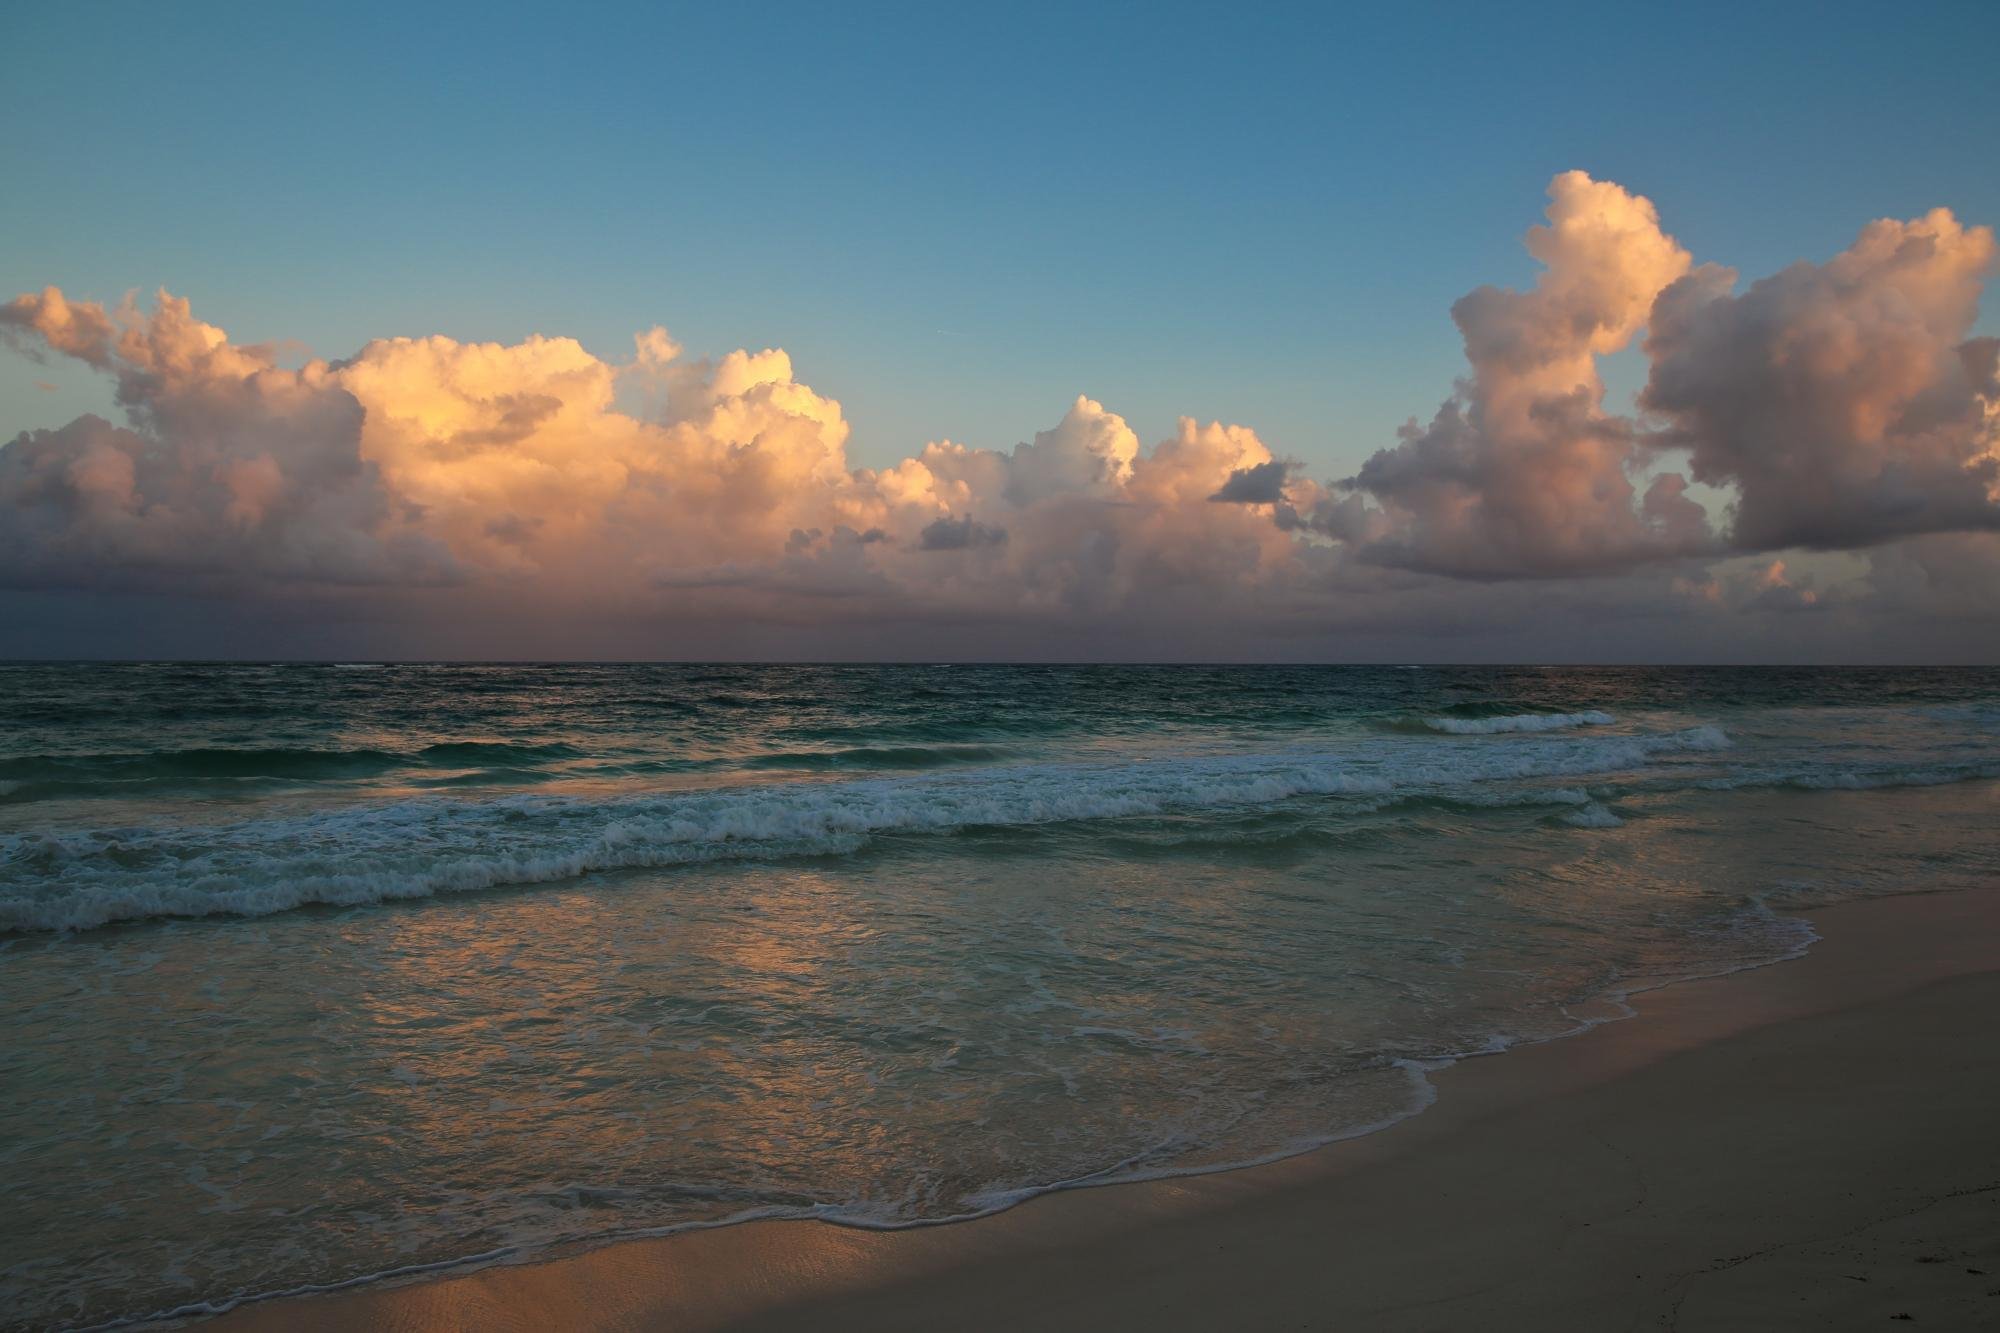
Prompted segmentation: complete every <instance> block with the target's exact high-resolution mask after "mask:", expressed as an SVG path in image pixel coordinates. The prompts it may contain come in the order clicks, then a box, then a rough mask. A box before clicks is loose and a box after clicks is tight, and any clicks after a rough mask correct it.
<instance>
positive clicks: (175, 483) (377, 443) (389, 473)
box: [0, 289, 1292, 613]
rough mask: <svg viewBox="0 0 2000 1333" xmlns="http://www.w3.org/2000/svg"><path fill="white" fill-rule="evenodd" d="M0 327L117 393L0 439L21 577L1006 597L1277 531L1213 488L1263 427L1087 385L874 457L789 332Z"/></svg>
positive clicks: (147, 324)
mask: <svg viewBox="0 0 2000 1333" xmlns="http://www.w3.org/2000/svg"><path fill="white" fill-rule="evenodd" d="M0 327H4V328H5V329H6V330H7V331H8V333H9V335H10V337H11V338H12V339H13V340H14V341H16V342H17V343H20V344H22V345H23V346H25V347H26V348H28V349H29V350H30V351H31V352H33V353H35V354H39V355H43V356H48V355H63V356H69V357H74V358H76V359H77V360H80V361H82V362H84V363H86V364H88V365H91V366H94V367H96V368H97V369H99V370H101V371H103V372H105V373H106V374H107V375H108V376H110V377H111V378H112V380H113V382H114V384H115V391H116V398H117V401H118V403H119V405H120V406H121V407H122V408H123V410H124V412H125V415H126V418H127V420H126V422H125V424H123V425H116V424H113V423H111V422H107V421H104V420H101V419H99V418H96V417H85V418H82V419H80V420H78V421H76V422H74V423H72V424H71V425H69V426H66V427H64V428H62V429H61V430H57V431H39V432H29V433H26V434H24V435H22V436H20V437H19V438H17V439H16V440H14V441H13V442H12V443H11V444H9V445H7V446H6V447H5V448H4V449H0V509H4V510H5V511H6V513H7V514H8V517H9V519H10V521H9V522H8V523H7V524H6V525H5V526H4V528H0V543H4V551H5V554H6V556H7V559H6V561H5V565H4V568H0V580H5V581H6V582H9V583H12V584H13V585H14V586H44V585H53V584H82V585H105V586H153V585H157V584H159V583H160V582H162V581H167V580H173V579H187V578H196V579H199V580H201V581H202V582H203V586H204V587H205V588H208V589H211V590H214V589H225V590H226V589H227V588H229V587H236V588H256V587H269V586H272V585H279V584H290V583H324V584H343V583H367V582H387V583H404V584H413V585H424V584H433V583H438V582H453V583H489V584H496V585H511V586H518V587H521V588H523V589H524V590H526V589H531V588H532V589H536V590H539V591H540V592H541V593H542V594H543V595H545V596H547V597H548V598H550V599H551V600H560V601H562V602H564V603H566V604H571V605H574V604H576V603H577V602H579V601H582V602H587V603H594V604H601V605H606V606H619V607H624V608H627V609H631V608H638V609H642V610H643V609H645V608H647V607H649V606H650V607H655V608H658V607H662V606H665V605H668V604H669V603H670V602H671V599H672V598H674V597H677V596H683V595H690V594H692V593H694V592H697V591H699V590H703V589H717V588H734V589H739V590H740V589H749V588H756V589H761V590H763V591H765V592H769V593H773V594H783V593H788V592H789V593H804V594H810V595H813V596H824V595H826V594H827V593H828V592H830V591H839V592H842V593H844V594H849V595H860V594H861V593H864V592H865V593H866V594H867V595H869V596H870V597H871V598H873V599H874V600H875V602H876V603H877V604H878V605H879V606H880V607H881V608H883V609H885V610H903V611H907V610H912V609H917V610H921V609H924V608H930V609H937V610H944V611H950V612H955V613H977V612H979V611H982V610H983V611H990V612H1001V613H1005V612H1009V611H1012V610H1024V611H1037V610H1047V609H1049V608H1078V607H1089V606H1095V607H1106V606H1115V605H1118V604H1119V603H1120V602H1121V601H1123V600H1125V599H1128V598H1130V597H1133V596H1139V595H1144V594H1146V593H1147V592H1148V591H1149V590H1155V589H1162V588H1166V587H1169V586H1175V585H1180V584H1187V583H1204V582H1208V583H1215V584H1221V585H1227V584H1232V583H1235V584H1240V583H1243V582H1244V581H1246V580H1249V581H1252V582H1254V581H1256V579H1257V578H1258V577H1260V576H1261V575H1264V574H1268V573H1270V572H1272V571H1273V570H1275V569H1277V568H1278V567H1280V566H1284V565H1287V564H1288V562H1290V560H1291V554H1292V552H1291V543H1290V542H1289V541H1287V540H1286V539H1285V538H1284V536H1283V535H1282V534H1281V533H1279V532H1278V531H1277V530H1276V529H1275V528H1273V526H1272V525H1271V524H1270V523H1269V521H1268V519H1260V518H1258V517H1255V516H1251V515H1245V514H1239V513H1231V512H1224V511H1221V510H1218V509H1217V508H1216V507H1214V506H1210V505H1208V504H1207V503H1206V501H1207V497H1208V496H1210V495H1212V494H1215V493H1216V492H1217V491H1218V490H1219V489H1220V488H1224V487H1226V486H1227V485H1228V484H1229V483H1230V479H1231V476H1232V474H1233V473H1235V472H1237V471H1239V470H1250V471H1253V472H1254V471H1256V470H1257V469H1259V468H1267V467H1270V466H1274V465H1273V464H1272V460H1271V457H1270V454H1269V451H1268V450H1266V449H1265V448H1264V447H1263V445H1262V444H1261V442H1259V441H1258V440H1257V438H1256V436H1255V434H1254V433H1253V432H1251V431H1249V430H1248V429H1246V428H1243V427H1236V426H1224V425H1221V424H1219V423H1211V424H1209V425H1206V426H1203V425H1199V424H1197V423H1195V422H1192V421H1184V422H1182V423H1181V425H1180V427H1179V429H1178V431H1177V433H1176V435H1175V436H1174V437H1172V438H1170V439H1168V440H1166V441H1163V442H1162V443H1161V444H1159V445H1158V446H1157V447H1156V448H1155V449H1154V450H1152V451H1151V452H1150V453H1149V452H1147V451H1145V450H1143V449H1142V448H1141V447H1140V444H1139V440H1138V437H1137V436H1136V434H1135V433H1134V432H1133V431H1132V429H1131V428H1130V426H1128V425H1127V423H1126V422H1125V420H1124V419H1123V418H1122V417H1120V416H1118V415H1117V414H1116V413H1113V412H1110V411H1108V410H1106V409H1105V407H1104V406H1103V405H1102V404H1101V403H1097V402H1095V401H1093V400H1091V399H1089V398H1085V397H1079V398H1077V399H1076V400H1075V402H1074V403H1072V404H1071V405H1070V408H1069V410H1068V411H1067V412H1066V413H1064V415H1063V416H1062V418H1061V420H1060V421H1058V422H1057V423H1056V425H1055V426H1053V427H1052V428H1051V429H1049V430H1046V431H1043V432H1040V433H1039V434H1037V435H1036V436H1035V437H1034V438H1033V439H1032V440H1030V441H1027V442H1025V443H1022V444H1019V445H1017V446H1015V447H1014V448H1013V449H1011V450H1005V451H1002V450H990V449H978V448H969V447H966V446H964V445H960V444H956V443H953V442H951V441H940V442H938V443H934V444H931V445H929V446H926V447H925V448H924V449H923V450H921V451H920V452H919V453H918V454H917V455H916V456H915V457H912V458H907V459H904V460H903V461H902V462H900V463H898V464H897V465H895V466H894V467H890V468H885V469H875V470H871V469H857V468H853V467H851V466H850V465H849V463H848V461H847V457H846V442H847V436H848V425H847V422H846V420H845V419H844V417H843V415H842V412H841V408H840V404H839V403H838V402H836V401H834V400H833V399H831V398H828V397H825V396H824V395H821V394H819V393H818V392H816V391H815V390H813V389H812V388H811V387H810V386H808V385H806V384H803V383H801V382H800V381H799V380H798V379H797V378H796V377H795V375H794V373H793V367H792V363H791V360H790V358H789V357H788V356H787V355H786V354H785V353H784V352H783V351H780V350H777V349H766V350H763V351H758V352H752V351H747V350H746V351H736V352H731V353H729V354H728V355H726V356H723V357H721V358H719V359H714V360H707V359H689V358H687V357H686V356H685V355H684V354H683V351H682V349H681V347H680V346H679V345H678V344H677V343H676V342H675V341H674V340H673V339H672V338H671V337H670V336H669V335H668V334H667V333H666V332H665V331H664V330H661V329H653V330H649V331H647V332H646V333H643V334H641V335H639V337H638V338H637V339H636V340H635V346H634V353H633V356H632V358H631V359H630V360H629V361H626V362H623V363H615V364H614V363H610V362H606V361H603V360H601V359H599V358H598V357H596V356H594V355H592V354H591V353H589V352H588V351H586V350H585V349H584V348H583V347H581V346H580V345H579V344H577V343H576V342H575V341H573V340H571V339H567V338H542V337H533V338H529V339H527V340H525V341H523V342H521V343H517V344H513V345H500V344H468V343H460V342H458V341H456V340H453V339H450V338H445V337H428V338H392V339H383V340H379V341H376V342H372V343H369V344H368V345H367V346H365V347H363V348H362V349H361V350H360V351H359V352H358V353H356V354H355V355H354V356H352V357H350V358H348V359H346V360H344V361H338V362H327V361H319V360H314V361H309V362H308V363H307V364H306V365H304V366H303V367H300V368H299V369H296V370H287V369H283V368H280V367H279V366H278V365H277V364H276V362H275V358H274V355H273V354H272V352H271V350H270V349H267V348H257V347H241V346H237V345H236V344H233V343H231V342H230V340H229V339H228V337H227V336H226V335H225V334H224V332H223V331H222V330H221V329H219V328H216V327H214V326H212V325H209V324H205V323H203V322H201V321H199V320H197V319H195V318H194V316H193V315H192V313H191V311H190V309H189V306H188V303H187V302H186V301H185V300H182V299H180V298H176V297H173V296H169V295H166V294H164V293H162V294H161V295H160V297H159V299H158V301H157V302H156V304H155V306H154V307H153V309H152V310H151V311H150V312H149V311H145V310H142V309H141V308H140V307H139V306H138V305H137V304H136V303H134V302H131V301H127V302H126V303H125V304H124V305H123V306H120V307H117V308H115V309H106V308H104V307H102V306H100V305H97V304H95V303H90V302H73V301H70V300H69V299H68V298H66V297H65V296H64V295H63V294H62V293H61V292H59V291H56V290H53V289H51V290H49V291H46V292H43V293H40V294H38V295H28V296H23V297H20V298H18V299H16V300H14V301H13V302H11V303H9V304H7V305H6V306H5V307H0ZM634 399H636V400H639V401H643V402H645V403H646V404H647V407H646V409H645V410H643V411H641V412H636V413H635V412H632V411H628V410H626V409H624V408H621V406H620V405H619V404H620V403H621V402H623V401H631V400H634ZM1280 471H1282V469H1280ZM1258 475H1262V474H1261V473H1259V474H1258ZM1016 534H1019V536H1020V538H1021V540H1019V541H1016V540H1014V537H1015V535H1016ZM951 553H961V554H962V558H945V557H946V556H947V555H950V554H951ZM974 557H976V558H974ZM663 598H664V599H667V601H665V602H663V601H662V599H663Z"/></svg>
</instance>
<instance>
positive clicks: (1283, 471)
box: [1208, 458, 1292, 505]
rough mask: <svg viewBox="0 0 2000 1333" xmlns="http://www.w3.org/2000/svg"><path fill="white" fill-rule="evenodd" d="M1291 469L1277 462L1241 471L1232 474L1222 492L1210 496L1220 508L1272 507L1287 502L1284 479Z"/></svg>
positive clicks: (1281, 462) (1279, 461)
mask: <svg viewBox="0 0 2000 1333" xmlns="http://www.w3.org/2000/svg"><path fill="white" fill-rule="evenodd" d="M1291 470H1292V465H1291V464H1289V463H1287V462H1285V461H1284V460H1283V459H1279V458H1274V459H1272V460H1271V461H1270V462H1268V463H1258V464H1256V465H1255V466H1254V467H1245V468H1238V469H1237V470H1236V471H1234V472H1232V473H1230V474H1229V480H1228V481H1225V482H1223V483H1222V488H1221V489H1220V490H1218V491H1216V493H1215V494H1213V495H1211V496H1209V497H1208V498H1209V499H1210V500H1211V501H1214V502H1215V503H1217V504H1239V505H1271V504H1278V503H1279V502H1281V501H1282V500H1284V498H1285V479H1286V478H1287V477H1288V476H1290V475H1291Z"/></svg>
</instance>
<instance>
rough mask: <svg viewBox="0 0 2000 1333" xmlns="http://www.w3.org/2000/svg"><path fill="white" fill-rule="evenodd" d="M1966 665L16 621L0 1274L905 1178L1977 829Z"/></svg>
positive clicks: (1263, 1147) (583, 1225) (147, 1285)
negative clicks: (207, 648)
mask: <svg viewBox="0 0 2000 1333" xmlns="http://www.w3.org/2000/svg"><path fill="white" fill-rule="evenodd" d="M1995 778H2000V670H1992V669H1936V670H1892V669H1881V670H1871V669H1789V668H1788V669H1732V668H1560V669H1557V668H1449V669H1442V668H1440V669H1416V668H1409V669H1395V668H1358V667H1325V668H1316V667H1157V668H1154V667H965V666H960V667H913V666H901V667H861V666H851V667H850V666H614V665H573V666H532V665H531V666H521V665H507V666H479V665H463V666H420V665H406V666H366V665H354V666H334V665H296V664H288V665H188V664H157V665H145V664H133V665H63V664H49V665H45V664H16V665H0V1022H4V1023H5V1028H6V1033H7V1035H6V1036H5V1037H4V1038H0V1170H4V1171H5V1173H6V1179H7V1181H8V1185H7V1194H6V1203H7V1209H6V1213H5V1215H4V1216H0V1310H4V1311H5V1312H6V1317H7V1318H8V1319H9V1320H10V1321H11V1322H12V1323H14V1324H17V1325H21V1326H44V1325H63V1324H89V1323H93V1322H103V1321H110V1320H116V1319H121V1318H130V1317H134V1316H139V1315H144V1314H147V1313H149V1312H158V1311H163V1310H169V1309H174V1308H178V1307H194V1308H204V1307H214V1306H219V1305H223V1304H226V1303H228V1302H229V1301H231V1300H235V1299H240V1298H242V1297H246V1296H252V1295H257V1294H262V1293H268V1292H272V1291H277V1290H285V1289H292V1288H299V1287H307V1286H313V1285H320V1284H328V1283H335V1282H342V1281H347V1280H351V1279H355V1278H363V1277H367V1276H369V1275H373V1274H384V1273H393V1272H397V1271H407V1270H411V1269H415V1268H419V1267H421V1266H424V1265H434V1264H448V1263H453V1262H458V1261H467V1260H474V1259H477V1258H479V1257H485V1258H487V1259H495V1258H503V1259H504V1258H518V1257H522V1256H525V1255H530V1254H536V1253H546V1252H547V1251H548V1250H549V1249H550V1248H551V1247H560V1246H566V1245H577V1244H586V1243H592V1242H596V1241H600V1240H603V1239H607V1238H611V1237H615V1236H621V1235H631V1234H637V1233H642V1232H656V1231H659V1230H663V1229H672V1228H675V1227H681V1226H688V1225H699V1224H708V1223H714V1222H719V1221H726V1220H734V1219H740V1218H746V1217H751V1216H772V1215H780V1216H811V1217H822V1218H827V1219H829V1220H833V1221H840V1222H846V1223H851V1224H855V1225H874V1226H896V1225H908V1224H912V1223H918V1222H926V1221H936V1220H944V1219H949V1218H953V1217H960V1216H967V1215H973V1214H977V1213H980V1212H983V1211H990V1210H991V1209H993V1208H997V1207H1002V1206H1005V1205H1006V1204H1008V1203H1011V1202H1014V1201H1017V1200H1019V1199H1021V1198H1024V1197H1028V1196H1029V1195H1032V1194H1033V1193H1036V1192H1039V1191H1042V1190H1046V1189H1048V1188H1052V1187H1057V1186H1061V1185H1064V1184H1070V1183H1079V1182H1081V1183H1093V1182H1098V1181H1105V1180H1112V1179H1129V1178H1136V1177H1139V1176H1143V1175H1148V1174H1160V1173H1173V1172H1185V1171H1193V1170H1205V1169H1214V1168H1215V1167H1218V1166H1222V1165H1228V1164H1234V1163H1241V1162H1246V1161H1252V1160H1259V1159H1263V1158H1268V1157H1271V1156H1275V1155H1280V1154H1283V1153H1287V1152H1293V1151H1298V1150H1301V1149H1303V1148H1305V1147H1310V1146H1312V1145H1314V1144H1317V1143H1323V1142H1326V1141H1329V1140H1330V1139H1333V1138H1336V1137H1339V1136H1341V1135H1344V1134H1349V1133H1354V1132H1358V1131H1361V1130H1363V1129H1366V1128H1368V1127H1371V1126H1375V1125H1380V1124H1383V1123H1387V1122H1391V1121H1393V1120H1395V1119H1397V1118H1399V1117H1402V1116H1405V1115H1408V1114H1411V1113H1413V1112H1415V1111H1417V1110H1419V1109H1421V1107H1422V1106H1423V1105H1424V1104H1425V1102H1426V1101H1427V1099H1428V1096H1429V1090H1428V1084H1427V1082H1426V1079H1425V1075H1426V1073H1427V1072H1428V1071H1430V1070H1432V1069H1434V1068H1436V1067H1437V1065H1438V1063H1439V1062H1442V1061H1448V1060H1450V1059H1452V1058H1455V1057H1459V1056H1463V1055H1465V1054H1469V1053H1475V1052H1481V1051H1488V1050H1495V1049H1500V1048H1502V1047H1504V1046H1505V1045H1507V1044H1509V1043H1511V1042H1515V1041H1520V1040H1534V1039H1540V1038H1546V1037H1551V1036H1556V1035H1560V1034H1562V1033H1566V1032H1570V1031H1574V1030H1577V1029H1579V1028H1580V1027H1581V1026H1583V1025H1587V1024H1588V1023H1591V1022H1595V1021H1600V1020H1602V1019H1604V1018H1608V1017H1612V1016H1615V1015H1616V1014H1617V1013H1619V1012H1620V1008H1619V1005H1618V998H1619V997H1620V996H1621V995H1623V994H1626V993H1629V992H1630V991H1631V990H1633V989H1636V988H1640V987H1645V986H1650V985H1657V984H1661V983H1663V982H1666V981H1670V980H1673V979H1676V978H1681V977H1687V976H1693V975H1703V974H1709V973H1714V972H1717V971H1724V970H1729V969H1733V968H1739V967H1744V966H1751V965H1755V964H1758V963H1762V962H1768V961H1771V960H1774V959H1778V958H1782V957H1786V956H1788V955H1790V954H1792V953H1795V952H1796V951H1797V950H1798V949H1800V948H1802V947H1803V946H1804V944H1805V943H1806V942H1807V940H1808V938H1809V937H1808V933H1807V932H1806V930H1805V928H1804V926H1803V924H1802V923H1801V922H1800V921H1798V920H1797V919H1796V917H1795V916H1793V915H1790V914H1791V913H1793V912H1795V911H1796V910H1797V909H1799V908H1802V907H1807V906H1811V905H1814V904H1818V903H1824V902H1830V901H1836V900H1840V899H1843V898H1851V897H1857V896H1872V895H1881V894H1891V893H1899V892H1908V891H1915V890H1926V889H1937V888H1965V887H1982V888H1985V887H1993V886H1994V885H1995V884H1996V883H2000V839H1996V838H1995V837H1994V836H1993V834H1992V829H1993V821H1994V815H1995V813H1996V811H2000V783H1996V782H1995V781H1994V779H1995Z"/></svg>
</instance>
